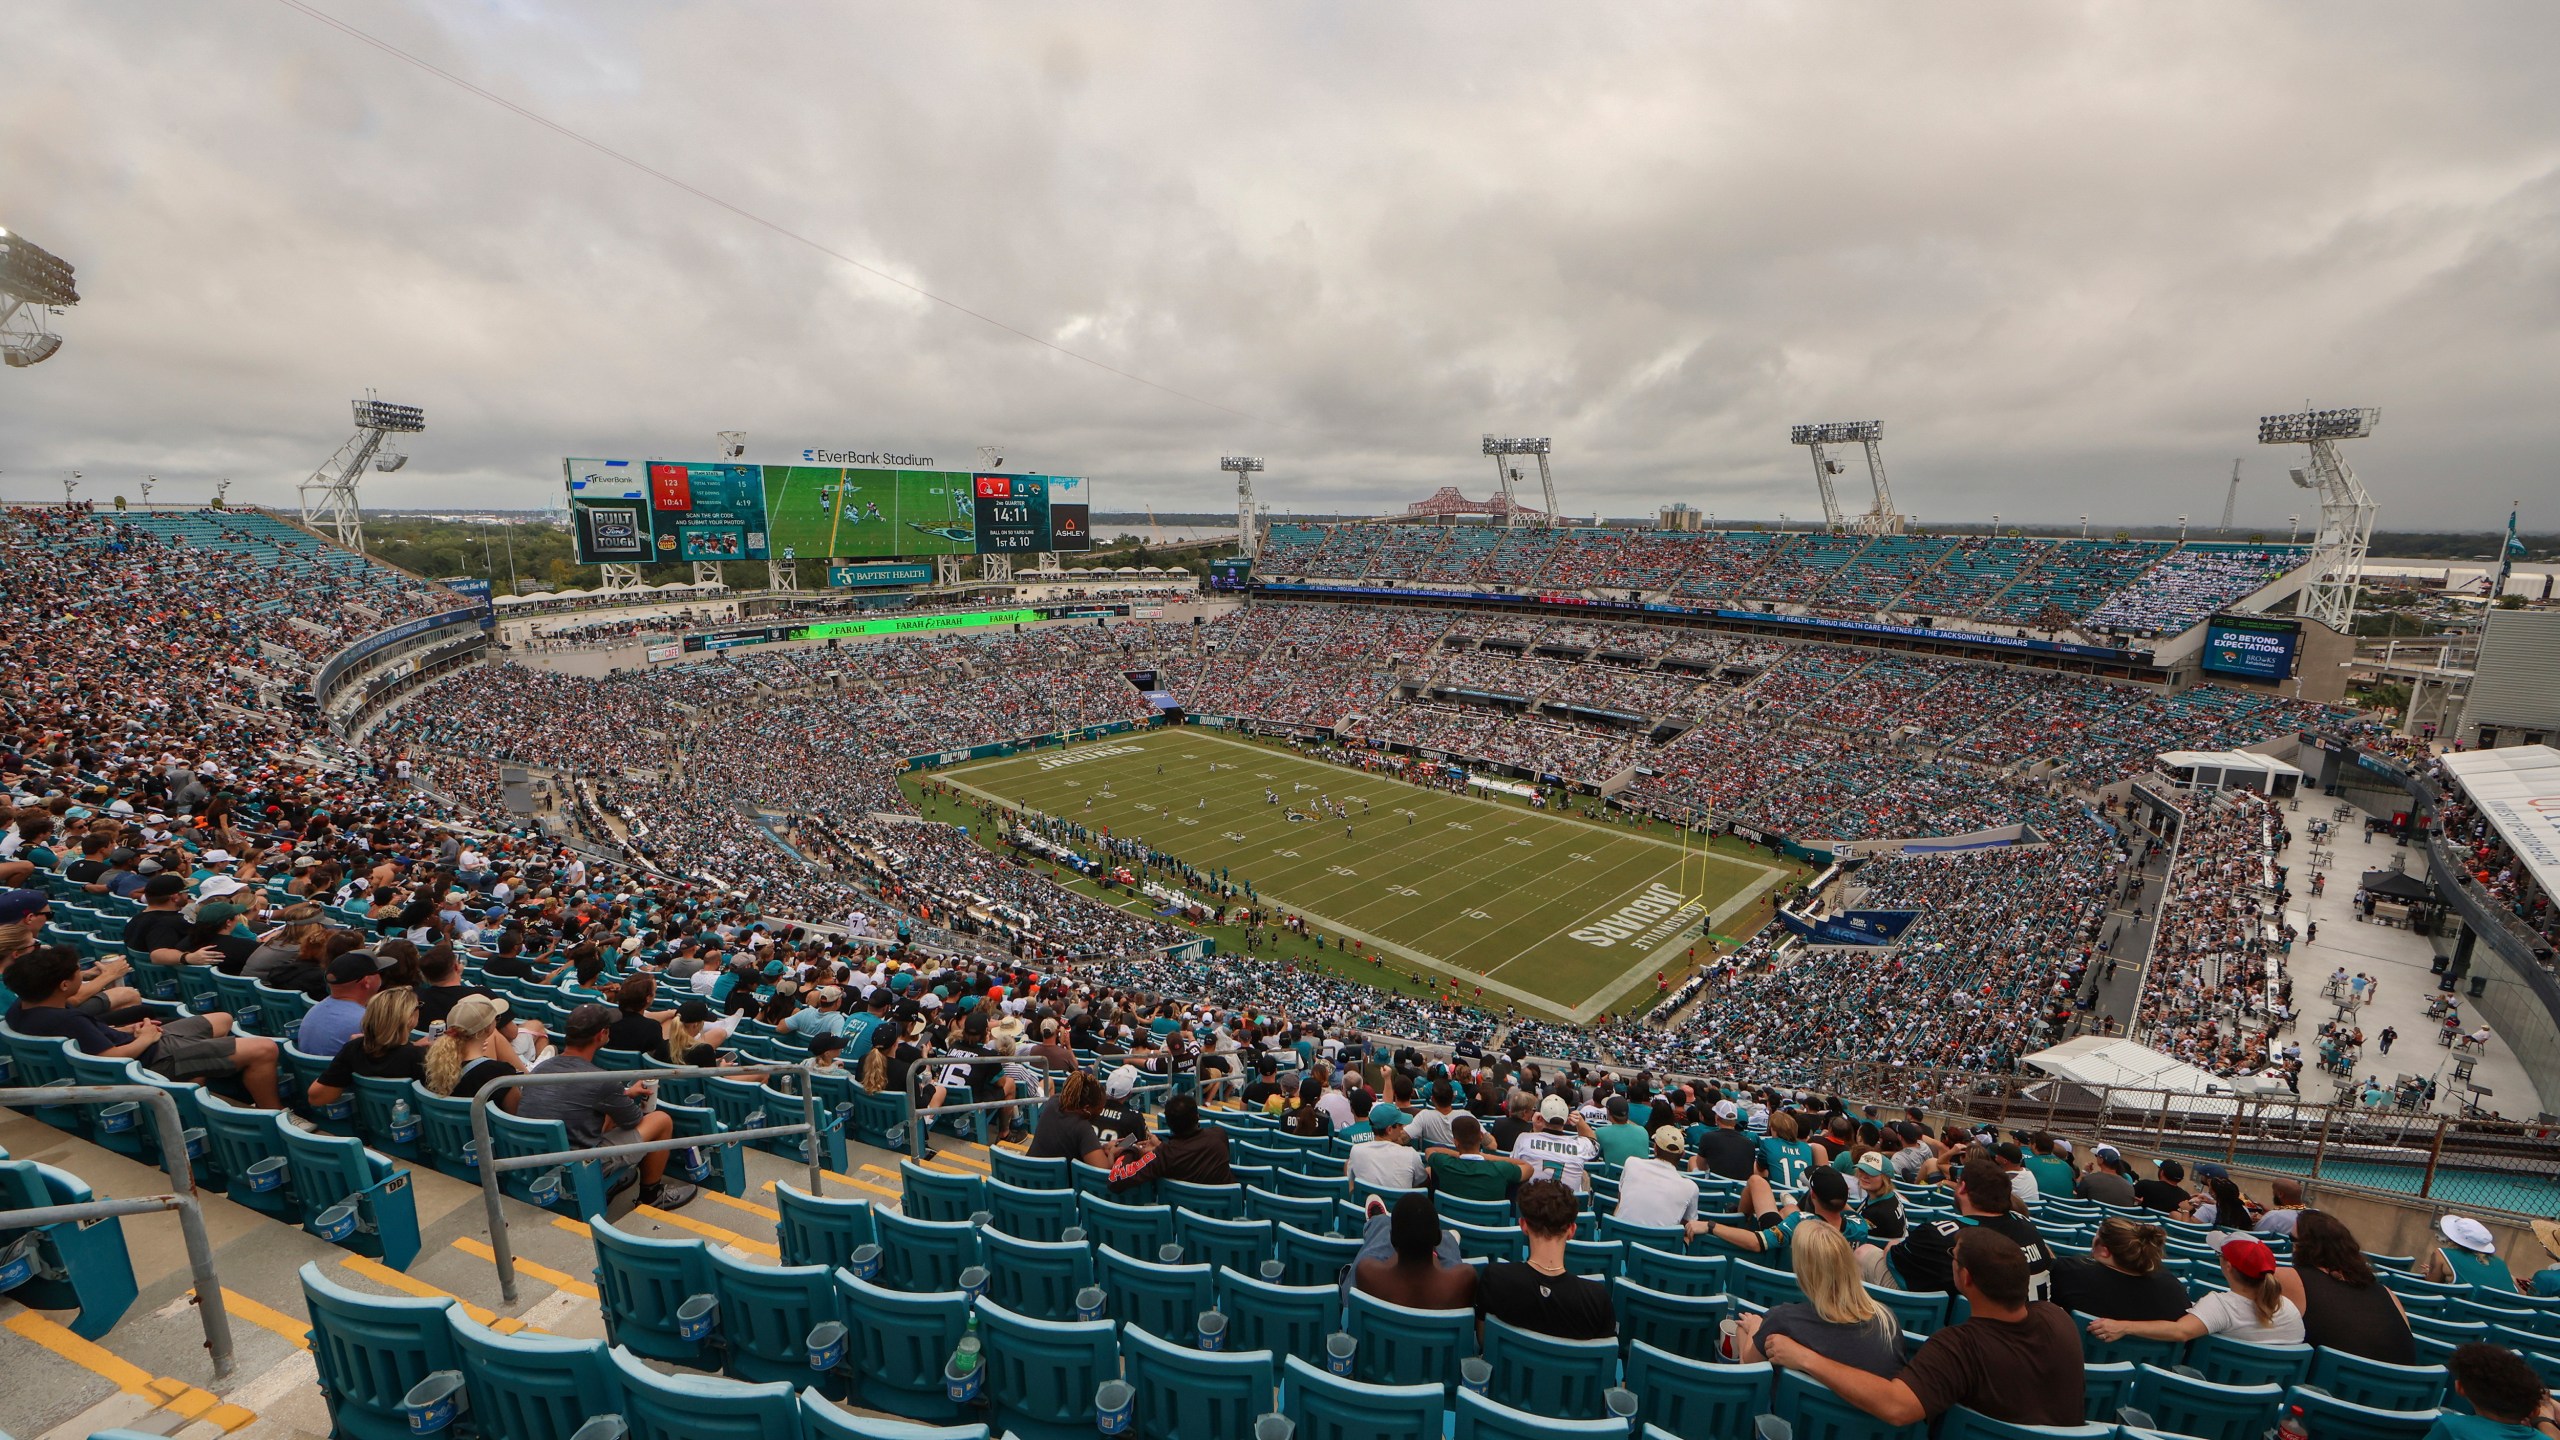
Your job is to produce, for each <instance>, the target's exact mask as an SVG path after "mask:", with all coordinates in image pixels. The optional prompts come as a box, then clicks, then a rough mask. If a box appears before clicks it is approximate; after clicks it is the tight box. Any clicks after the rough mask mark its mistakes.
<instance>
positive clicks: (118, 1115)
mask: <svg viewBox="0 0 2560 1440" xmlns="http://www.w3.org/2000/svg"><path fill="white" fill-rule="evenodd" d="M141 1123H142V1107H141V1106H139V1105H136V1104H135V1103H133V1102H132V1101H130V1100H127V1101H125V1102H124V1103H123V1104H121V1105H110V1106H108V1107H107V1108H106V1109H104V1110H101V1111H99V1112H98V1129H99V1130H100V1131H101V1132H103V1133H105V1134H108V1135H123V1134H127V1133H129V1132H131V1131H132V1129H133V1128H134V1127H135V1126H137V1125H139V1124H141Z"/></svg>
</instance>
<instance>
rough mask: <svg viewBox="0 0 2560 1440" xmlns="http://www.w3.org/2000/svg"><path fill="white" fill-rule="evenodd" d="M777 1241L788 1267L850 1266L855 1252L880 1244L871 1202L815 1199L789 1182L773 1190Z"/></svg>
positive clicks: (814, 1196) (818, 1196)
mask: <svg viewBox="0 0 2560 1440" xmlns="http://www.w3.org/2000/svg"><path fill="white" fill-rule="evenodd" d="M773 1203H774V1209H775V1210H776V1211H777V1212H779V1213H778V1217H777V1218H776V1219H775V1221H774V1227H773V1228H774V1238H775V1241H776V1242H777V1244H778V1246H779V1248H780V1249H781V1251H782V1263H783V1264H785V1265H825V1266H829V1267H833V1266H837V1265H847V1264H851V1263H852V1260H853V1252H854V1250H855V1249H856V1248H857V1247H859V1246H863V1245H876V1244H878V1243H880V1231H879V1227H878V1225H877V1224H876V1223H874V1221H873V1219H872V1210H871V1202H870V1201H868V1200H848V1199H838V1198H836V1197H834V1196H831V1195H812V1194H810V1193H809V1192H808V1191H806V1190H803V1189H801V1188H800V1187H799V1186H797V1185H794V1184H792V1183H791V1182H790V1181H788V1180H782V1181H777V1182H775V1184H774V1187H773Z"/></svg>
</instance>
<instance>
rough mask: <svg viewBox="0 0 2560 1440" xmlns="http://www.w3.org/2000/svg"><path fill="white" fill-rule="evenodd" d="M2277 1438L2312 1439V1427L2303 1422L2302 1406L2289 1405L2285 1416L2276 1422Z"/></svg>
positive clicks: (2290, 1439)
mask: <svg viewBox="0 0 2560 1440" xmlns="http://www.w3.org/2000/svg"><path fill="white" fill-rule="evenodd" d="M2275 1434H2276V1440H2311V1429H2310V1427H2309V1426H2307V1425H2304V1424H2303V1423H2302V1407H2301V1406H2299V1405H2288V1406H2286V1407H2285V1411H2284V1418H2283V1419H2281V1420H2278V1421H2277V1422H2276V1429H2275Z"/></svg>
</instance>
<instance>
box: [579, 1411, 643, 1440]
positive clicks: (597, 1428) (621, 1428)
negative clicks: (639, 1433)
mask: <svg viewBox="0 0 2560 1440" xmlns="http://www.w3.org/2000/svg"><path fill="white" fill-rule="evenodd" d="M630 1434H631V1425H630V1422H628V1421H626V1420H624V1419H623V1418H622V1417H621V1416H619V1415H598V1416H596V1417H595V1418H594V1419H592V1420H589V1421H588V1422H587V1423H586V1424H584V1425H581V1426H579V1427H578V1428H577V1429H575V1430H572V1431H570V1432H569V1440H629V1436H630Z"/></svg>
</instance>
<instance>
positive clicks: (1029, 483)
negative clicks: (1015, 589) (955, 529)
mask: <svg viewBox="0 0 2560 1440" xmlns="http://www.w3.org/2000/svg"><path fill="white" fill-rule="evenodd" d="M970 488H971V498H972V500H973V501H974V504H973V505H972V510H973V511H974V516H975V523H976V530H977V537H976V538H977V548H978V553H979V554H981V555H1027V554H1032V553H1035V552H1038V551H1042V550H1046V549H1048V548H1050V546H1049V486H1048V482H1047V481H1045V480H1043V479H1041V478H1040V477H1038V476H1034V475H979V476H975V477H973V479H972V483H971V487H970Z"/></svg>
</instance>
